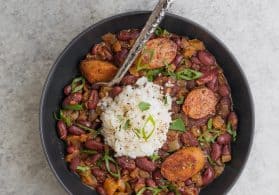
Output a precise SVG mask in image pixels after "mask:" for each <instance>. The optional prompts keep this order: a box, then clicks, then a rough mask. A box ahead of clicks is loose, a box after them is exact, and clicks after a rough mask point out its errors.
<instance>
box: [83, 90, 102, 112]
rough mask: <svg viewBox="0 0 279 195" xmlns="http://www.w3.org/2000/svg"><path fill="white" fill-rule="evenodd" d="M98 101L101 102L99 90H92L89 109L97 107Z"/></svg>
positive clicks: (88, 102)
mask: <svg viewBox="0 0 279 195" xmlns="http://www.w3.org/2000/svg"><path fill="white" fill-rule="evenodd" d="M98 102H99V94H98V91H97V90H92V91H91V92H90V96H89V98H88V101H87V104H86V106H87V108H88V109H89V110H93V109H96V107H97V104H98Z"/></svg>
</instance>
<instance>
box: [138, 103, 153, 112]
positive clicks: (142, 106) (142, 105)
mask: <svg viewBox="0 0 279 195" xmlns="http://www.w3.org/2000/svg"><path fill="white" fill-rule="evenodd" d="M150 106H151V104H149V103H148V102H140V103H139V104H138V107H139V109H140V110H141V111H145V110H148V109H149V108H150Z"/></svg>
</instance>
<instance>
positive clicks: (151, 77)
mask: <svg viewBox="0 0 279 195" xmlns="http://www.w3.org/2000/svg"><path fill="white" fill-rule="evenodd" d="M162 72H164V68H157V69H153V70H147V71H146V77H147V80H148V81H150V82H152V81H153V80H154V78H155V77H156V76H158V75H159V74H160V73H162Z"/></svg>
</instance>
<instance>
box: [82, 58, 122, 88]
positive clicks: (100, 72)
mask: <svg viewBox="0 0 279 195" xmlns="http://www.w3.org/2000/svg"><path fill="white" fill-rule="evenodd" d="M80 70H81V72H82V74H83V75H84V77H85V78H86V79H87V80H88V81H89V82H90V83H96V82H101V81H104V82H108V81H110V80H111V79H112V78H113V77H114V75H115V74H116V72H117V67H116V66H115V65H113V64H112V63H110V62H107V61H102V60H84V61H82V62H81V64H80Z"/></svg>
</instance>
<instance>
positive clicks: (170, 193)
mask: <svg viewBox="0 0 279 195" xmlns="http://www.w3.org/2000/svg"><path fill="white" fill-rule="evenodd" d="M167 195H175V193H174V192H168V193H167Z"/></svg>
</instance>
